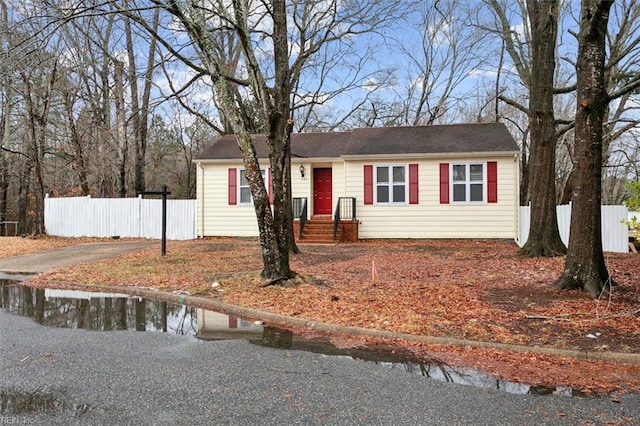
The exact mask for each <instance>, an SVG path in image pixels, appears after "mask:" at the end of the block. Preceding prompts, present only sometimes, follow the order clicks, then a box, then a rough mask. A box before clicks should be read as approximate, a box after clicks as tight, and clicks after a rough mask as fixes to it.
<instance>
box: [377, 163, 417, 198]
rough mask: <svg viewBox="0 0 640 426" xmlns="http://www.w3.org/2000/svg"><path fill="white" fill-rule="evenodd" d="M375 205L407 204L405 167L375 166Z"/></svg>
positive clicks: (391, 165) (392, 165)
mask: <svg viewBox="0 0 640 426" xmlns="http://www.w3.org/2000/svg"><path fill="white" fill-rule="evenodd" d="M374 176H375V195H376V201H375V202H376V204H406V203H407V192H408V186H409V185H408V184H407V166H406V165H394V164H390V165H380V166H375V173H374Z"/></svg>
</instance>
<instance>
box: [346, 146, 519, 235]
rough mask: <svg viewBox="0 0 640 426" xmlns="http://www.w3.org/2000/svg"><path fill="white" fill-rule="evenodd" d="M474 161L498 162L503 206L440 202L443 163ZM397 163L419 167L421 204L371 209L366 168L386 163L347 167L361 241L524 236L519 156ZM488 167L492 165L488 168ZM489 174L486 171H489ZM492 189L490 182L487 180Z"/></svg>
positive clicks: (352, 163) (347, 193)
mask: <svg viewBox="0 0 640 426" xmlns="http://www.w3.org/2000/svg"><path fill="white" fill-rule="evenodd" d="M461 161H464V162H473V161H478V162H480V161H483V162H484V161H497V162H498V165H497V166H498V167H497V169H498V202H497V203H486V202H483V203H453V202H450V203H449V204H440V180H439V179H440V176H439V164H440V163H455V162H461ZM392 163H393V164H418V178H419V198H418V204H406V205H396V206H393V205H375V204H373V205H365V204H364V173H363V168H364V165H365V164H373V165H374V166H375V165H376V164H388V162H385V161H379V162H376V161H350V162H348V163H346V170H345V176H346V190H345V193H346V196H350V197H356V203H357V216H358V219H359V220H360V226H359V237H360V238H361V239H369V238H509V239H515V238H516V237H517V234H518V163H517V161H516V159H515V158H514V157H513V156H509V157H503V158H495V157H473V158H471V157H469V158H464V159H463V160H461V159H460V158H459V157H443V158H437V159H429V160H416V159H407V160H397V159H394V160H393V162H392ZM485 169H486V167H485ZM485 173H486V171H485ZM485 191H486V181H485Z"/></svg>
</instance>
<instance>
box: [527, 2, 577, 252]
mask: <svg viewBox="0 0 640 426" xmlns="http://www.w3.org/2000/svg"><path fill="white" fill-rule="evenodd" d="M527 10H528V11H529V19H530V22H531V39H532V43H531V47H530V49H531V81H530V83H529V89H530V90H529V127H530V137H531V156H530V158H529V173H530V185H531V186H530V189H531V226H530V230H529V239H528V240H527V242H526V243H525V245H524V246H523V247H522V249H521V252H522V253H523V254H526V255H529V256H557V255H560V254H563V253H565V252H566V247H565V245H564V243H563V242H562V240H561V239H560V232H559V231H558V219H557V214H556V189H555V188H556V186H555V185H556V184H555V166H556V144H557V141H558V134H557V132H556V123H555V117H554V111H553V83H554V74H555V53H556V39H557V31H558V1H557V0H528V1H527Z"/></svg>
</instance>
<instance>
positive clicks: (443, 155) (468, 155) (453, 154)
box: [340, 151, 520, 160]
mask: <svg viewBox="0 0 640 426" xmlns="http://www.w3.org/2000/svg"><path fill="white" fill-rule="evenodd" d="M519 152H520V151H478V152H437V153H428V154H425V153H422V154H419V153H411V154H361V155H341V156H340V158H342V159H343V160H389V159H405V158H406V159H413V158H415V159H424V158H427V159H429V158H451V157H455V158H477V157H512V156H513V155H514V154H515V155H517V154H519Z"/></svg>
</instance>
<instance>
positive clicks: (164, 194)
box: [138, 185, 171, 256]
mask: <svg viewBox="0 0 640 426" xmlns="http://www.w3.org/2000/svg"><path fill="white" fill-rule="evenodd" d="M138 195H143V196H144V195H162V243H161V246H160V253H161V254H162V255H163V256H164V255H165V254H167V195H171V193H170V192H168V191H167V185H162V191H143V192H139V193H138Z"/></svg>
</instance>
